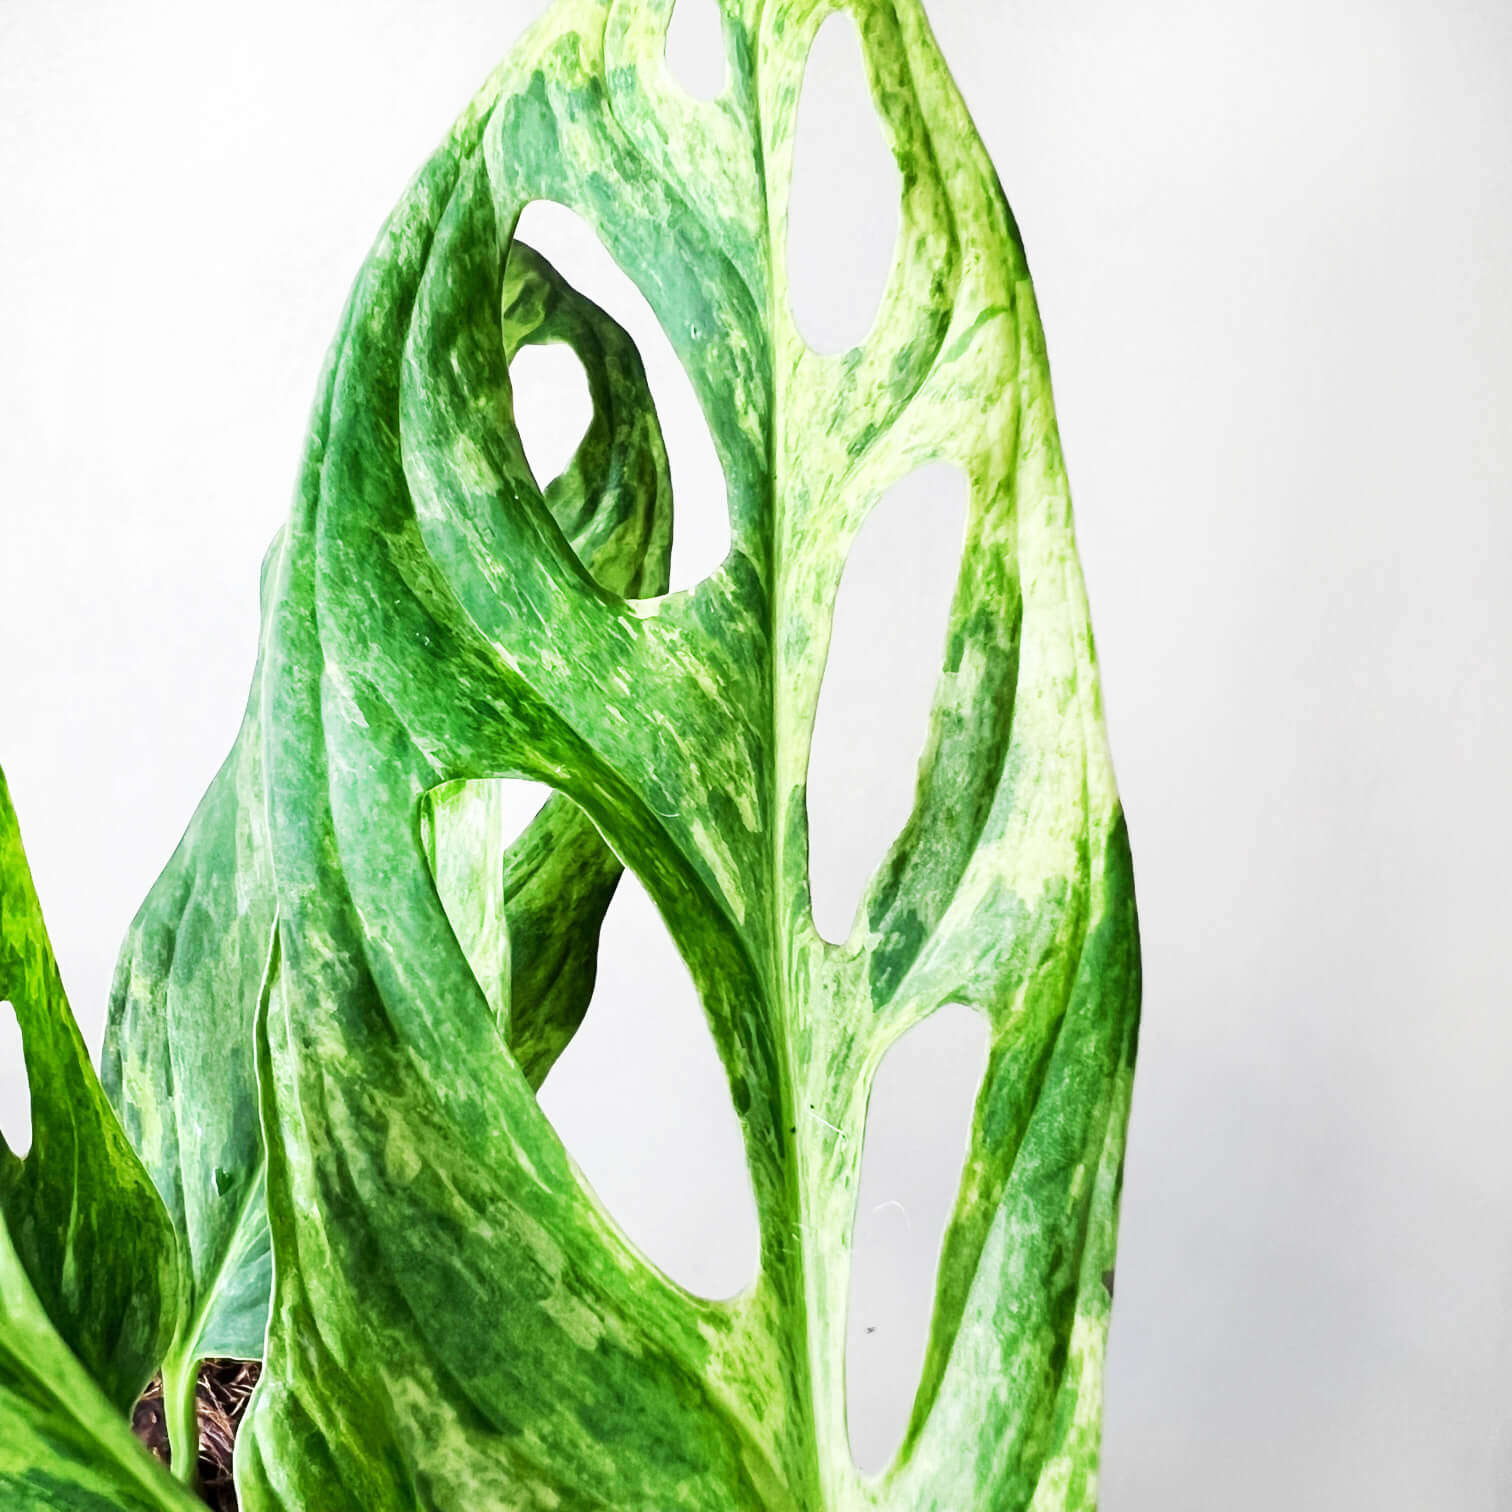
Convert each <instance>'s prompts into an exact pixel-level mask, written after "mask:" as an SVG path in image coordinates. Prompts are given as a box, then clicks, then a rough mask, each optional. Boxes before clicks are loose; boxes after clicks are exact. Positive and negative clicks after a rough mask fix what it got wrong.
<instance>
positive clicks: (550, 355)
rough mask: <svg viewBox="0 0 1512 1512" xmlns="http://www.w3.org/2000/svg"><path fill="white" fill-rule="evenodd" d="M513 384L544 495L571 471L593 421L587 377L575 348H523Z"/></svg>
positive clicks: (524, 440) (519, 423)
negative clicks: (574, 459) (571, 464)
mask: <svg viewBox="0 0 1512 1512" xmlns="http://www.w3.org/2000/svg"><path fill="white" fill-rule="evenodd" d="M509 378H510V384H511V386H512V387H513V389H514V414H515V426H516V427H517V428H518V430H519V432H520V443H521V445H523V446H524V448H525V460H526V461H527V462H529V463H530V470H531V472H532V473H533V474H534V475H535V480H536V483H537V485H538V486H539V487H540V488H541V489H542V490H543V491H544V490H545V488H546V486H547V484H549V483H550V482H551V481H552V479H553V478H555V477H557V476H558V475H560V474H561V473H562V472H563V471H565V470H566V467H567V464H568V463H569V462H571V461H572V455H573V453H574V452H575V451H576V450H577V449H578V443H579V442H580V441H581V440H582V439H583V433H584V432H585V431H586V430H587V429H588V422H589V421H590V420H592V419H593V398H592V396H591V395H590V394H589V392H588V375H587V374H586V373H585V372H584V371H583V364H582V363H581V362H579V361H578V359H577V355H576V354H575V353H574V352H573V351H572V349H571V348H570V347H565V346H562V345H560V344H559V343H557V342H545V343H538V344H533V345H530V346H525V347H521V348H520V350H519V351H518V352H516V353H515V359H514V361H513V362H512V363H510V365H509Z"/></svg>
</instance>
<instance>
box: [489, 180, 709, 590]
mask: <svg viewBox="0 0 1512 1512" xmlns="http://www.w3.org/2000/svg"><path fill="white" fill-rule="evenodd" d="M516 235H517V236H518V237H519V239H520V240H521V241H523V242H525V243H526V245H527V246H530V247H532V248H534V249H535V250H536V251H537V252H539V253H540V254H541V255H542V256H543V257H544V258H546V260H547V261H548V262H550V263H551V264H552V265H553V266H554V267H555V268H556V270H557V271H558V272H559V273H560V274H561V275H562V276H563V277H564V278H565V279H566V280H567V282H568V283H570V284H571V285H572V286H573V288H575V289H576V290H577V291H578V292H579V293H580V294H582V295H584V296H586V297H587V298H588V299H591V300H592V301H593V302H594V303H595V304H596V305H598V306H599V308H600V309H602V310H604V311H605V312H606V313H608V314H609V315H610V316H612V317H613V318H614V319H615V320H616V321H618V322H619V324H620V325H621V326H623V327H624V329H625V330H626V331H627V332H628V333H629V335H630V338H631V340H632V341H634V343H635V346H636V349H637V350H638V351H639V352H640V356H641V362H642V364H643V365H644V367H645V370H646V379H647V382H648V384H649V385H650V389H651V396H652V400H653V402H654V403H655V405H656V413H657V416H658V418H659V419H660V421H661V427H662V435H663V437H664V439H665V442H666V448H667V458H668V463H669V465H670V468H671V475H672V498H673V522H672V573H671V591H672V592H674V593H675V592H677V591H679V590H681V589H685V588H691V587H693V585H694V584H696V583H698V582H700V581H701V580H702V579H703V578H706V577H707V576H708V575H709V574H710V573H712V572H714V571H715V570H716V569H717V568H718V567H719V566H720V564H721V563H722V562H723V561H724V559H725V557H726V555H727V554H728V553H729V549H730V514H729V503H728V494H727V491H726V487H725V478H724V470H723V468H722V467H721V466H720V462H719V454H718V452H717V451H716V450H715V448H714V439H713V437H712V436H711V435H710V434H709V427H708V425H707V423H706V422H705V420H704V416H703V410H702V409H701V408H700V406H699V403H698V396H697V395H696V393H695V392H694V389H693V384H692V382H691V381H690V380H689V378H688V375H687V372H686V371H685V369H684V368H683V365H682V363H681V362H680V361H679V360H678V357H677V353H676V352H675V351H674V350H673V347H672V343H671V342H670V341H669V340H668V339H667V335H666V332H665V331H664V330H663V329H662V326H661V322H660V321H659V320H658V319H657V318H656V314H655V312H654V311H653V310H652V308H651V305H650V303H649V302H648V301H647V299H646V297H645V295H644V294H642V293H641V291H640V290H639V289H638V288H637V287H636V285H635V282H634V280H633V279H631V278H630V276H629V275H628V274H627V273H625V272H624V271H623V270H622V269H621V268H620V266H619V264H618V263H616V262H615V261H614V259H613V257H611V256H610V254H609V251H608V249H607V248H606V247H605V246H604V244H603V243H602V242H601V241H600V240H599V238H598V236H597V234H596V233H595V232H594V230H593V228H592V227H591V226H590V225H589V224H588V223H587V222H586V221H585V220H583V218H582V217H581V216H579V215H578V214H577V213H576V212H575V211H573V210H570V209H568V208H567V207H566V206H565V205H559V204H556V203H554V202H553V201H550V200H535V201H533V202H532V203H531V204H529V205H527V206H526V207H525V210H524V213H523V214H522V215H521V217H520V222H519V226H518V229H517V231H516ZM522 355H523V354H522ZM516 360H517V361H518V358H517V359H516ZM517 402H518V401H517Z"/></svg>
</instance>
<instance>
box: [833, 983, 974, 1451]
mask: <svg viewBox="0 0 1512 1512" xmlns="http://www.w3.org/2000/svg"><path fill="white" fill-rule="evenodd" d="M987 1048H988V1033H987V1025H986V1022H985V1021H984V1020H983V1019H982V1017H981V1016H980V1015H979V1014H976V1013H973V1012H971V1010H970V1009H967V1008H963V1007H961V1006H960V1005H959V1004H955V1003H951V1004H947V1005H946V1006H945V1007H943V1008H941V1009H939V1010H938V1011H937V1012H935V1013H933V1014H931V1015H930V1016H929V1018H927V1019H925V1020H924V1022H923V1023H922V1024H918V1025H916V1026H915V1027H914V1028H913V1029H910V1030H909V1032H908V1033H907V1034H905V1035H904V1036H903V1038H902V1039H901V1040H899V1041H898V1043H897V1044H896V1045H894V1046H893V1047H892V1049H891V1050H890V1051H889V1052H888V1054H887V1056H886V1058H885V1059H884V1060H883V1062H882V1065H881V1067H880V1068H879V1069H878V1071H877V1075H876V1079H875V1081H874V1082H873V1083H872V1089H871V1098H870V1102H869V1104H868V1108H867V1118H866V1144H865V1147H864V1149H863V1151H862V1156H861V1185H860V1192H859V1195H858V1197H857V1202H856V1220H855V1228H854V1231H853V1233H854V1239H853V1243H854V1249H853V1253H852V1261H851V1290H850V1310H849V1314H848V1317H847V1325H846V1373H845V1378H846V1411H847V1414H848V1419H849V1427H850V1442H851V1453H852V1455H853V1457H854V1459H855V1461H856V1465H857V1467H858V1468H859V1469H861V1470H862V1471H863V1472H866V1473H868V1474H870V1473H875V1472H877V1471H880V1470H881V1469H883V1468H884V1467H885V1466H886V1465H887V1464H888V1462H889V1461H890V1460H891V1459H892V1458H893V1456H894V1455H895V1454H896V1453H897V1451H898V1448H899V1446H900V1445H901V1443H902V1440H903V1434H904V1430H905V1429H906V1428H907V1425H908V1417H909V1412H910V1410H911V1408H912V1406H913V1401H914V1397H915V1395H916V1393H917V1391H918V1383H919V1379H920V1376H921V1374H922V1369H923V1363H924V1351H925V1348H926V1345H927V1343H928V1339H929V1323H930V1317H931V1314H932V1312H933V1308H934V1296H935V1285H936V1275H937V1272H938V1269H939V1258H940V1246H941V1242H942V1240H943V1238H944V1234H945V1230H946V1227H947V1225H948V1224H949V1222H950V1215H951V1213H952V1212H953V1211H954V1209H955V1203H956V1198H957V1194H958V1193H959V1190H960V1185H961V1175H962V1168H963V1166H964V1164H965V1158H966V1153H967V1150H968V1148H969V1145H968V1141H969V1137H970V1132H971V1121H972V1113H973V1108H974V1106H975V1100H976V1095H977V1092H978V1089H979V1088H980V1086H981V1082H982V1077H983V1075H984V1074H985V1072H986V1068H987Z"/></svg>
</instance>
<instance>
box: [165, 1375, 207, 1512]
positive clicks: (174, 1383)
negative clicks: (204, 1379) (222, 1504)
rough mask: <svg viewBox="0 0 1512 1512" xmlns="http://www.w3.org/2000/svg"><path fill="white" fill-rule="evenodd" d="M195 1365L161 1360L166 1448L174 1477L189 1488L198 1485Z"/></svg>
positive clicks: (197, 1423)
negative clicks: (166, 1433) (166, 1429)
mask: <svg viewBox="0 0 1512 1512" xmlns="http://www.w3.org/2000/svg"><path fill="white" fill-rule="evenodd" d="M198 1386H199V1364H198V1362H197V1361H194V1360H181V1359H178V1358H172V1359H168V1360H164V1361H163V1418H164V1422H165V1423H166V1425H167V1428H168V1448H169V1451H170V1454H171V1460H172V1463H171V1468H172V1470H173V1474H174V1477H175V1478H176V1479H178V1480H181V1481H182V1482H183V1483H184V1484H185V1485H186V1486H188V1487H189V1489H190V1490H194V1489H195V1487H196V1486H197V1484H198V1480H199V1475H198V1464H199V1417H198V1414H197V1412H196V1409H195V1393H196V1390H197V1388H198Z"/></svg>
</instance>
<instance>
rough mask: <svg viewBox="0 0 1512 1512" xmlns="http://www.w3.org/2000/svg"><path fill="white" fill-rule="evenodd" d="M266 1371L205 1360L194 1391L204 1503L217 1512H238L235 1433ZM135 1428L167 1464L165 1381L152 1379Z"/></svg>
mask: <svg viewBox="0 0 1512 1512" xmlns="http://www.w3.org/2000/svg"><path fill="white" fill-rule="evenodd" d="M261 1373H262V1366H261V1365H259V1364H258V1363H257V1361H256V1360H206V1361H205V1362H204V1363H203V1364H202V1365H201V1366H200V1373H199V1382H198V1384H197V1386H196V1389H195V1407H196V1409H197V1412H198V1416H199V1465H198V1470H199V1485H198V1487H197V1489H198V1491H199V1494H200V1499H201V1500H202V1501H203V1502H204V1503H205V1505H206V1506H208V1507H213V1508H215V1512H237V1506H236V1486H235V1483H234V1482H233V1481H232V1479H231V1456H232V1453H233V1451H234V1450H235V1448H236V1433H237V1430H238V1429H239V1428H240V1427H241V1421H242V1418H243V1417H245V1416H246V1413H247V1402H248V1399H249V1398H250V1397H251V1395H252V1388H253V1387H254V1386H255V1385H257V1378H258V1376H259V1375H260V1374H261ZM131 1429H132V1432H133V1433H135V1434H136V1436H137V1437H138V1438H139V1439H141V1441H142V1442H143V1443H144V1444H146V1446H147V1447H148V1448H149V1449H150V1450H151V1451H152V1452H153V1453H154V1454H155V1455H156V1456H157V1457H158V1458H159V1459H160V1460H162V1462H163V1463H164V1464H165V1465H166V1464H167V1463H168V1462H169V1460H170V1458H171V1456H170V1455H169V1452H168V1426H167V1422H166V1420H165V1418H164V1413H163V1381H162V1377H161V1376H157V1377H154V1379H153V1382H152V1384H151V1385H150V1386H149V1387H148V1388H147V1389H146V1391H144V1392H143V1393H142V1396H141V1400H140V1401H139V1402H138V1403H137V1404H136V1410H135V1411H134V1412H133V1413H132V1415H131Z"/></svg>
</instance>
